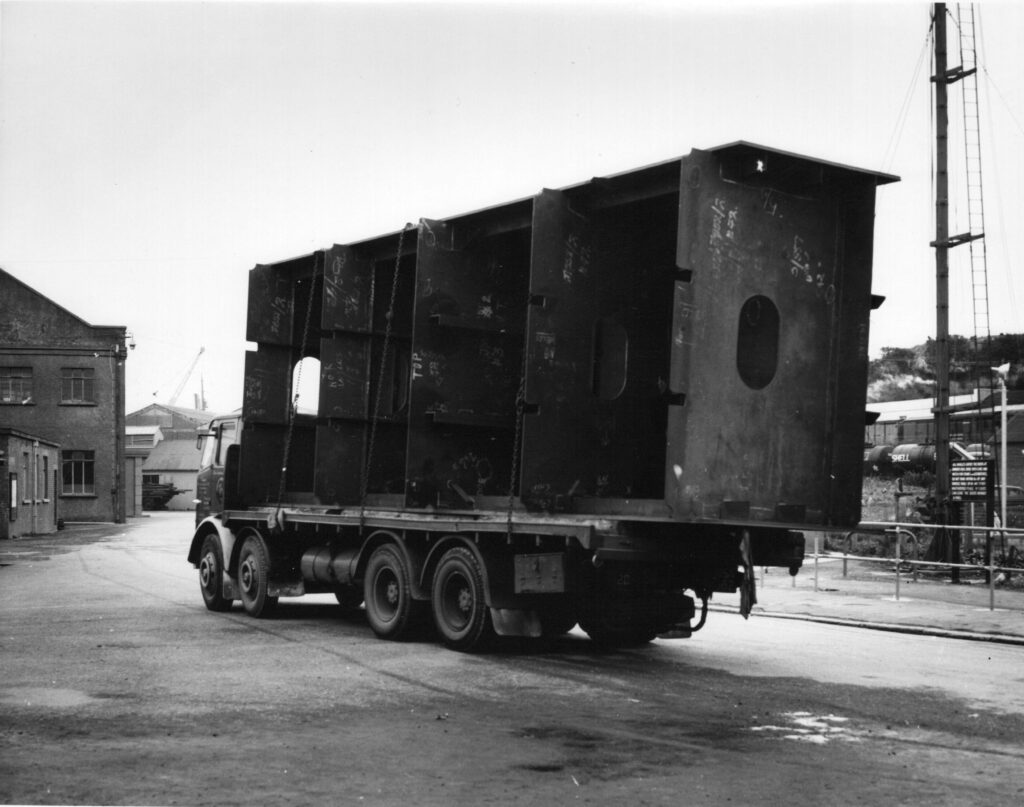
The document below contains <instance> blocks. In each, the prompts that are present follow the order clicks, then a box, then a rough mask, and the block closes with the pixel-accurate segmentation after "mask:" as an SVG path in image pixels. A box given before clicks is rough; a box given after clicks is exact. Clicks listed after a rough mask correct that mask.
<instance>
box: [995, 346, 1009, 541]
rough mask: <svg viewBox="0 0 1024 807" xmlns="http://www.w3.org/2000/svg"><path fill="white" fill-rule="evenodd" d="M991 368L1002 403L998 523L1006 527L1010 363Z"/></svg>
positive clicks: (1000, 411)
mask: <svg viewBox="0 0 1024 807" xmlns="http://www.w3.org/2000/svg"><path fill="white" fill-rule="evenodd" d="M992 369H993V370H994V371H995V373H996V375H998V376H999V392H1001V393H1002V397H1001V400H1002V403H1003V405H1002V406H1001V407H1000V410H999V434H1000V438H999V524H1000V526H1002V527H1006V376H1008V375H1009V374H1010V364H1009V362H1007V363H1006V364H1002V365H1000V366H999V367H993V368H992Z"/></svg>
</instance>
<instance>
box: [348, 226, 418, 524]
mask: <svg viewBox="0 0 1024 807" xmlns="http://www.w3.org/2000/svg"><path fill="white" fill-rule="evenodd" d="M412 226H413V225H412V224H411V223H408V222H407V223H406V225H405V226H404V227H403V228H402V229H401V231H400V232H399V233H398V251H397V252H396V253H395V271H394V275H393V276H392V278H391V299H390V300H389V301H388V310H387V313H386V314H385V315H384V344H383V346H382V348H381V356H380V371H379V372H378V374H377V389H376V391H375V392H374V396H373V414H372V417H371V419H370V441H369V445H368V446H367V447H366V462H365V463H364V464H363V476H362V479H361V480H360V484H359V532H360V534H362V532H363V527H364V526H365V517H366V496H367V492H368V491H369V487H370V467H371V465H372V464H373V452H374V447H375V445H376V441H377V421H378V419H379V418H380V403H381V398H382V397H383V394H384V373H385V372H386V370H387V364H388V351H389V350H390V348H391V334H392V331H393V330H394V320H395V299H396V297H397V294H398V274H399V268H400V267H401V265H402V248H403V246H404V244H405V231H406V230H408V229H409V228H410V227H412Z"/></svg>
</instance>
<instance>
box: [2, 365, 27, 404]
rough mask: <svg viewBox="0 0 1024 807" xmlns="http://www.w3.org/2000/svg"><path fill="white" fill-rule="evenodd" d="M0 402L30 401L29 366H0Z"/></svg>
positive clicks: (22, 402)
mask: <svg viewBox="0 0 1024 807" xmlns="http://www.w3.org/2000/svg"><path fill="white" fill-rule="evenodd" d="M0 403H5V404H29V403H32V368H31V367H0Z"/></svg>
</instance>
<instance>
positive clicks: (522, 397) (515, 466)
mask: <svg viewBox="0 0 1024 807" xmlns="http://www.w3.org/2000/svg"><path fill="white" fill-rule="evenodd" d="M526 311H527V328H526V334H525V335H524V337H523V366H522V371H521V372H520V373H519V389H518V390H517V391H516V428H515V436H514V437H513V438H512V439H513V442H512V469H511V471H510V473H509V479H508V514H507V517H506V522H505V529H506V532H505V535H506V537H507V538H508V540H509V541H510V542H511V540H512V512H513V510H514V508H515V501H516V496H515V493H516V477H517V476H518V475H519V462H520V454H521V453H522V437H523V415H524V414H525V412H526V371H527V367H529V362H530V340H529V330H530V329H529V311H530V306H529V303H527V306H526Z"/></svg>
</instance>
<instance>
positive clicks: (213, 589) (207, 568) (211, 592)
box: [199, 535, 231, 611]
mask: <svg viewBox="0 0 1024 807" xmlns="http://www.w3.org/2000/svg"><path fill="white" fill-rule="evenodd" d="M223 577H224V556H223V554H222V553H221V551H220V541H219V540H217V536H216V535H207V536H206V537H205V538H204V539H203V548H202V551H201V552H200V555H199V589H200V591H202V592H203V602H205V603H206V607H207V608H209V609H210V610H211V611H229V610H231V600H229V599H227V598H226V597H224V595H223V594H222V592H223V590H224V587H223V585H222V580H223Z"/></svg>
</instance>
